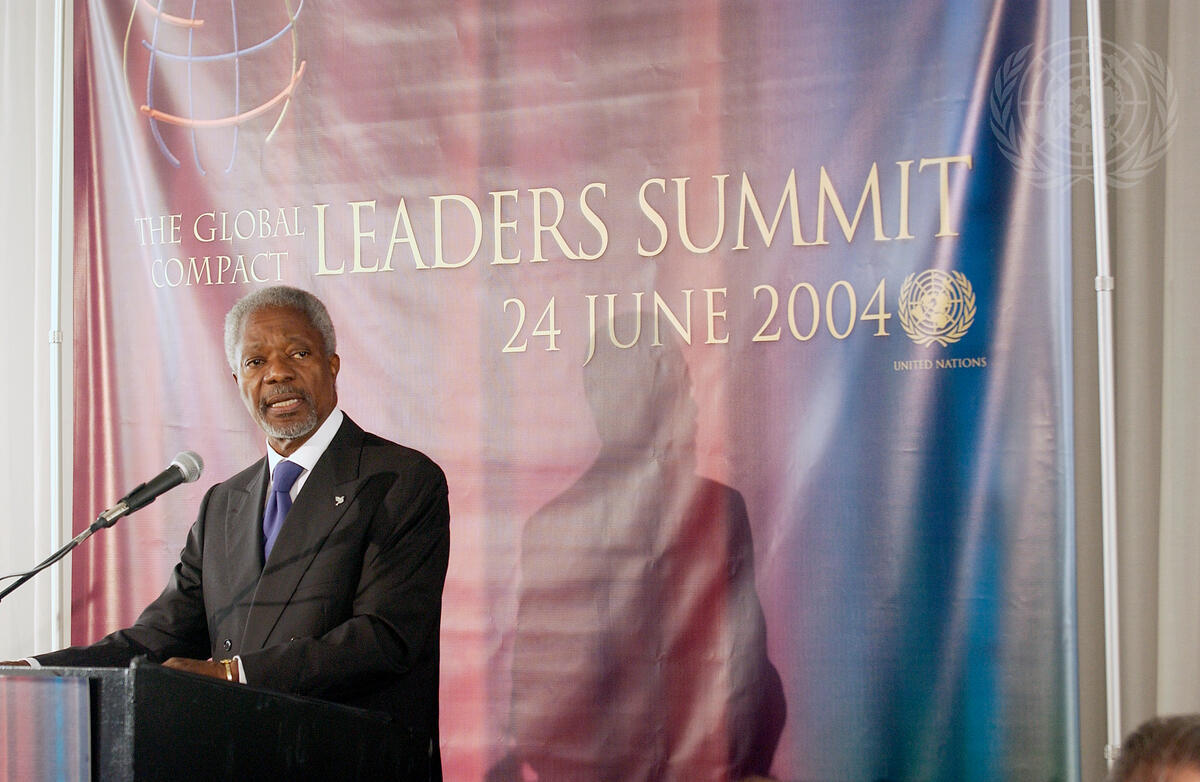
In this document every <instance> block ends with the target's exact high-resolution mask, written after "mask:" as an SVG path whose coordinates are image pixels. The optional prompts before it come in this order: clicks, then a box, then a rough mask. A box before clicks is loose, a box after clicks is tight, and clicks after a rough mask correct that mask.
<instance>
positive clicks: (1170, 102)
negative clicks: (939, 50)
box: [990, 38, 1179, 187]
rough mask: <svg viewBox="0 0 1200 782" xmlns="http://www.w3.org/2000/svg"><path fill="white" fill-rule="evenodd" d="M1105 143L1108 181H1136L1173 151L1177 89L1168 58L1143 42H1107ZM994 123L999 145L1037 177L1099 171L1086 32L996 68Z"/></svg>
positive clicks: (1063, 178)
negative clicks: (1095, 167)
mask: <svg viewBox="0 0 1200 782" xmlns="http://www.w3.org/2000/svg"><path fill="white" fill-rule="evenodd" d="M1100 62H1101V85H1102V88H1103V90H1104V115H1105V116H1104V143H1105V147H1106V151H1107V157H1108V181H1109V182H1110V183H1111V184H1112V185H1113V186H1114V187H1131V186H1132V185H1134V184H1137V183H1138V182H1139V181H1141V180H1142V179H1143V178H1144V177H1145V176H1146V175H1147V174H1148V173H1150V171H1151V170H1152V169H1153V168H1154V167H1155V166H1156V165H1157V164H1158V161H1159V160H1160V159H1161V158H1162V157H1163V155H1165V154H1166V152H1167V145H1168V144H1169V143H1170V141H1171V137H1172V136H1173V135H1174V134H1175V128H1176V124H1177V107H1178V102H1179V101H1178V95H1177V93H1176V90H1175V82H1174V80H1173V79H1172V77H1171V70H1170V69H1169V68H1168V67H1167V63H1166V61H1165V60H1164V59H1163V58H1162V57H1160V56H1159V55H1158V54H1156V53H1154V52H1152V51H1150V50H1149V49H1147V48H1146V47H1144V46H1141V45H1139V44H1134V46H1133V47H1132V50H1130V49H1124V48H1122V47H1120V46H1117V45H1116V44H1115V43H1112V42H1111V41H1104V42H1103V43H1102V45H1101V47H1100ZM990 114H991V118H990V119H991V123H990V124H991V128H992V133H993V135H995V137H996V142H997V144H998V145H999V147H1000V152H1001V153H1002V154H1003V155H1004V156H1005V157H1006V158H1008V160H1009V162H1011V163H1012V164H1013V165H1014V166H1016V167H1017V168H1018V169H1020V170H1021V171H1022V172H1023V173H1025V174H1026V175H1027V176H1028V177H1029V178H1030V179H1031V180H1032V181H1033V182H1034V183H1035V184H1037V185H1039V186H1044V187H1051V186H1064V185H1068V184H1074V183H1076V182H1080V181H1086V180H1090V179H1091V177H1092V116H1091V86H1090V79H1089V75H1088V42H1087V38H1070V39H1068V40H1064V41H1057V42H1055V43H1052V44H1050V45H1048V46H1046V47H1044V48H1042V49H1040V50H1034V48H1033V44H1030V45H1028V46H1025V47H1024V48H1022V49H1019V50H1017V51H1016V52H1014V53H1012V54H1011V55H1009V56H1008V57H1007V58H1006V59H1005V60H1004V62H1003V63H1001V64H1000V68H999V69H998V70H997V71H996V78H995V80H994V82H993V85H992V94H991V100H990Z"/></svg>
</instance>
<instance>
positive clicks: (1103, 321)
mask: <svg viewBox="0 0 1200 782" xmlns="http://www.w3.org/2000/svg"><path fill="white" fill-rule="evenodd" d="M1087 22H1088V82H1089V86H1090V89H1091V93H1092V102H1091V111H1092V185H1093V189H1094V198H1095V211H1096V215H1095V216H1096V327H1097V328H1096V331H1097V340H1098V350H1099V387H1100V494H1101V497H1100V515H1101V524H1102V525H1103V526H1102V531H1103V547H1104V652H1105V653H1104V662H1105V680H1106V683H1107V687H1106V689H1107V693H1108V697H1107V703H1108V744H1107V745H1106V746H1105V748H1104V756H1105V759H1106V760H1107V761H1108V764H1109V767H1111V766H1112V762H1113V759H1114V758H1115V757H1116V753H1117V751H1118V749H1119V748H1120V746H1121V736H1122V731H1121V634H1120V624H1119V618H1120V605H1119V602H1118V601H1119V592H1118V589H1117V544H1118V541H1117V468H1116V463H1117V460H1116V423H1115V422H1116V404H1115V400H1114V396H1115V387H1116V382H1115V374H1114V370H1113V306H1112V300H1113V288H1114V287H1115V281H1114V280H1113V277H1112V265H1111V261H1110V253H1109V244H1108V237H1109V229H1108V168H1107V163H1106V161H1107V159H1108V150H1107V147H1106V139H1105V115H1104V76H1103V71H1102V52H1101V46H1102V44H1103V40H1102V38H1101V37H1100V8H1099V0H1088V3H1087Z"/></svg>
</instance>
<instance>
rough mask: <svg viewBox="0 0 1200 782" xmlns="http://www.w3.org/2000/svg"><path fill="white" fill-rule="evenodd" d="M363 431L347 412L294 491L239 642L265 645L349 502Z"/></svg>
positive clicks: (256, 646)
mask: <svg viewBox="0 0 1200 782" xmlns="http://www.w3.org/2000/svg"><path fill="white" fill-rule="evenodd" d="M362 435H363V432H362V430H361V429H359V428H358V426H357V425H356V424H354V422H352V421H351V420H350V418H349V417H346V419H345V420H344V421H343V422H342V425H341V427H340V428H339V429H338V433H337V434H336V435H335V436H334V438H333V441H332V442H330V444H329V447H328V448H327V449H326V450H325V453H323V454H322V455H321V458H320V459H318V460H317V464H316V466H315V467H313V470H312V474H310V475H309V476H308V479H307V480H306V481H305V482H304V486H303V488H301V489H300V493H299V494H298V495H296V501H295V502H294V503H293V504H292V509H291V510H290V511H288V515H287V519H286V520H285V521H284V523H283V528H282V529H281V530H280V531H279V537H278V538H277V539H276V540H275V547H274V548H273V549H272V550H271V558H270V559H269V560H268V561H267V563H266V566H265V567H264V568H263V571H262V576H261V577H260V578H259V581H258V589H257V590H256V591H255V593H254V601H253V603H252V605H251V606H250V614H249V616H248V617H247V620H246V632H245V636H244V639H243V643H242V646H243V648H245V649H247V650H252V649H260V648H262V647H263V646H265V645H266V642H267V639H268V638H269V637H270V635H271V631H272V630H273V629H274V628H275V625H276V624H277V623H278V622H279V618H280V616H281V615H282V613H283V610H284V608H285V607H286V606H287V604H288V602H289V601H290V600H291V598H292V594H293V593H294V592H295V591H296V586H297V585H298V584H299V583H300V579H301V578H302V577H303V576H304V574H305V572H306V571H307V570H308V567H309V565H311V564H312V561H313V559H314V558H315V557H316V555H317V553H318V552H319V551H320V550H321V547H322V546H323V545H324V543H325V540H326V538H328V537H329V533H330V532H331V531H332V530H333V528H334V527H335V526H337V523H338V521H339V520H341V518H342V515H343V514H344V513H345V512H346V511H347V510H348V509H349V508H350V507H351V505H352V504H353V503H352V502H351V500H352V499H353V497H354V494H355V492H356V491H357V490H358V488H359V475H358V465H359V456H360V452H361V449H362ZM339 498H340V500H341V501H340V502H339V501H338V500H339Z"/></svg>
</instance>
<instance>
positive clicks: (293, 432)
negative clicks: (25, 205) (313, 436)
mask: <svg viewBox="0 0 1200 782" xmlns="http://www.w3.org/2000/svg"><path fill="white" fill-rule="evenodd" d="M278 393H281V394H282V393H289V394H291V393H299V394H300V396H301V397H302V398H303V399H304V403H305V404H307V405H308V415H307V416H305V417H304V418H301V419H299V420H297V421H292V422H291V423H288V424H274V423H271V422H270V421H268V420H267V406H266V405H264V406H263V407H262V408H261V409H260V410H259V418H258V425H259V426H260V427H262V430H263V431H264V432H266V433H267V436H268V437H274V438H275V439H277V440H295V439H296V438H297V437H303V436H304V435H306V434H308V433H309V432H311V431H312V430H314V429H316V428H317V425H318V424H320V423H321V419H320V417H319V416H318V415H317V409H316V406H315V405H313V400H312V397H310V396H309V395H308V394H306V393H304V392H301V391H299V390H298V389H293V388H284V389H280V391H279V392H278Z"/></svg>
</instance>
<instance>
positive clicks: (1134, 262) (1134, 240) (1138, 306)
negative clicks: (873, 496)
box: [1074, 0, 1200, 780]
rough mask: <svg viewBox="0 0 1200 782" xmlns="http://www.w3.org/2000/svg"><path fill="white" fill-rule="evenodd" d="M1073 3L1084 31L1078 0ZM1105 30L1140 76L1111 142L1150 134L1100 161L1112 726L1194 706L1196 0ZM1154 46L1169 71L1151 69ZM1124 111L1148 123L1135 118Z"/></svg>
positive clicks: (1093, 737)
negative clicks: (1114, 533) (1111, 396)
mask: <svg viewBox="0 0 1200 782" xmlns="http://www.w3.org/2000/svg"><path fill="white" fill-rule="evenodd" d="M1076 5H1077V6H1078V8H1076V9H1075V11H1076V13H1075V17H1074V18H1075V21H1076V22H1077V23H1078V24H1077V26H1076V29H1077V30H1078V34H1079V35H1083V34H1085V31H1086V26H1085V24H1084V20H1085V16H1084V9H1083V6H1084V3H1083V2H1082V0H1077V2H1076ZM1102 36H1103V38H1104V39H1105V41H1107V42H1108V47H1111V48H1106V52H1111V53H1112V54H1111V55H1110V56H1118V57H1120V56H1124V55H1129V59H1128V60H1126V61H1125V62H1124V63H1123V64H1122V63H1119V62H1117V63H1114V66H1115V67H1117V68H1118V69H1122V68H1133V69H1135V70H1137V69H1140V70H1141V71H1142V72H1143V74H1144V75H1147V76H1148V78H1147V79H1146V80H1145V81H1144V82H1142V83H1141V84H1140V87H1139V89H1138V90H1137V91H1135V90H1134V89H1133V88H1134V87H1135V86H1137V85H1135V84H1133V83H1123V82H1121V81H1119V80H1118V82H1117V83H1116V85H1115V86H1114V87H1112V88H1110V90H1109V92H1108V93H1107V94H1106V96H1105V97H1106V103H1107V104H1108V105H1107V106H1106V113H1107V114H1108V116H1109V122H1108V125H1109V133H1108V137H1109V139H1110V143H1113V144H1114V145H1115V147H1116V148H1117V149H1118V150H1120V149H1129V148H1130V147H1129V145H1130V143H1131V142H1135V141H1136V142H1138V143H1142V144H1144V145H1145V146H1143V147H1141V148H1140V149H1134V151H1133V153H1132V154H1131V156H1129V157H1126V158H1123V159H1122V160H1113V158H1112V157H1110V166H1109V172H1110V177H1113V174H1114V172H1115V173H1117V174H1118V176H1117V177H1116V178H1115V181H1114V183H1112V184H1111V186H1110V189H1109V202H1108V203H1109V217H1110V232H1109V237H1110V243H1111V251H1112V270H1113V276H1114V278H1115V280H1116V288H1115V294H1114V295H1115V298H1114V351H1115V372H1116V388H1115V394H1116V453H1117V520H1118V543H1119V548H1118V555H1119V560H1120V562H1119V565H1120V566H1119V581H1118V587H1119V590H1120V601H1119V602H1120V620H1119V621H1120V629H1121V643H1120V661H1121V693H1120V695H1121V703H1122V711H1121V719H1122V726H1121V728H1122V732H1123V733H1125V734H1127V733H1129V731H1131V730H1133V729H1134V728H1135V727H1137V725H1138V724H1139V723H1140V722H1142V721H1143V720H1145V719H1147V718H1148V717H1150V716H1152V715H1155V714H1167V713H1180V712H1197V711H1200V654H1198V652H1200V579H1198V578H1197V563H1198V562H1200V524H1198V523H1197V515H1198V514H1197V508H1198V507H1200V448H1198V447H1197V446H1198V444H1200V413H1198V411H1197V404H1198V400H1197V398H1196V388H1197V381H1198V380H1200V339H1198V337H1200V328H1198V327H1200V310H1198V309H1197V302H1198V301H1200V299H1198V296H1200V264H1198V259H1197V248H1198V247H1200V216H1198V214H1197V210H1198V209H1200V196H1198V192H1197V187H1196V184H1195V179H1196V174H1197V172H1198V171H1200V90H1198V89H1197V84H1196V79H1195V76H1196V74H1197V73H1200V53H1198V51H1197V40H1198V39H1200V3H1196V2H1195V0H1106V2H1104V3H1102ZM1146 52H1149V53H1150V54H1149V56H1147V55H1146V54H1145V53H1146ZM1155 57H1158V58H1161V60H1162V62H1163V63H1164V64H1165V65H1166V66H1167V67H1168V68H1169V70H1170V73H1171V75H1172V77H1173V79H1172V82H1170V83H1167V82H1165V81H1164V80H1162V79H1161V74H1162V72H1161V71H1160V70H1158V68H1157V67H1156V63H1155V59H1154V58H1155ZM1117 75H1118V76H1120V75H1121V74H1120V73H1118V74H1117ZM1169 86H1173V87H1174V97H1175V102H1174V104H1171V102H1170V100H1169V99H1170V91H1169V90H1168V89H1167V88H1168V87H1169ZM1172 105H1173V107H1174V112H1175V114H1174V129H1173V132H1170V131H1171V127H1170V124H1169V120H1170V118H1171V115H1170V109H1171V106H1172ZM1134 115H1138V117H1139V120H1140V119H1145V120H1148V122H1147V123H1145V124H1141V123H1140V122H1139V123H1134V122H1130V121H1129V120H1130V117H1132V116H1134ZM1155 123H1158V124H1155ZM1164 135H1165V136H1167V137H1168V139H1167V142H1166V153H1165V155H1164V156H1163V157H1162V158H1161V159H1160V160H1159V161H1158V162H1157V163H1156V164H1155V165H1154V166H1153V168H1152V169H1151V170H1149V172H1148V173H1146V174H1145V175H1144V176H1140V177H1138V176H1131V175H1130V174H1129V169H1130V163H1129V160H1130V158H1131V157H1132V158H1137V157H1138V155H1144V154H1147V153H1148V152H1149V151H1150V150H1152V149H1153V148H1154V146H1155V143H1156V142H1157V141H1159V140H1161V138H1162V137H1163V136H1164ZM1133 179H1136V181H1131V180H1133ZM1090 185H1091V183H1090V182H1084V183H1081V184H1080V185H1079V186H1077V188H1076V198H1075V208H1076V222H1075V227H1076V230H1075V280H1076V294H1075V324H1076V336H1075V363H1076V372H1075V382H1076V438H1075V442H1076V450H1077V464H1076V476H1077V480H1076V487H1077V532H1078V536H1077V538H1078V582H1079V643H1080V694H1081V709H1080V712H1081V720H1080V721H1081V737H1082V742H1081V743H1082V746H1081V751H1082V759H1083V771H1084V773H1083V779H1084V780H1100V779H1103V776H1104V767H1105V763H1104V755H1103V752H1104V744H1105V741H1106V738H1105V736H1106V725H1105V722H1106V720H1105V695H1106V686H1105V680H1104V677H1105V673H1104V624H1103V621H1104V618H1103V581H1102V560H1101V533H1100V499H1099V498H1100V479H1099V471H1100V460H1099V428H1098V403H1097V375H1096V367H1097V359H1096V356H1097V349H1096V293H1095V289H1094V284H1093V278H1094V276H1095V273H1096V265H1095V233H1094V231H1095V226H1094V222H1093V220H1092V212H1093V209H1092V195H1091V189H1090Z"/></svg>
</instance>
